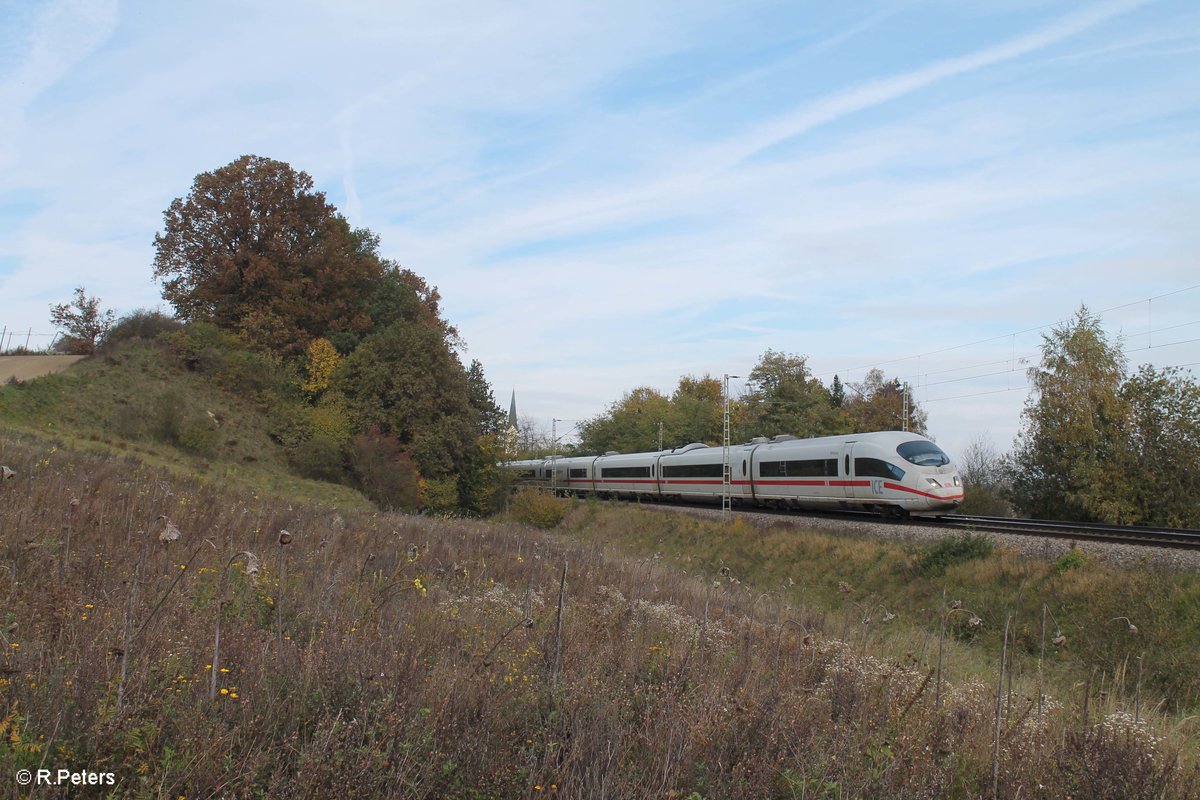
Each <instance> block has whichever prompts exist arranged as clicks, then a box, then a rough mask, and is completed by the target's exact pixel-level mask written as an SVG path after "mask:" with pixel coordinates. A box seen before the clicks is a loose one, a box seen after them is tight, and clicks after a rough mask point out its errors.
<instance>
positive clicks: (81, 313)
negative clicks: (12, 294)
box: [50, 286, 116, 356]
mask: <svg viewBox="0 0 1200 800" xmlns="http://www.w3.org/2000/svg"><path fill="white" fill-rule="evenodd" d="M115 319H116V315H115V314H114V313H113V312H112V311H111V310H108V311H101V310H100V298H99V297H88V296H87V292H85V291H84V289H83V287H82V286H80V287H78V288H76V289H75V297H74V298H73V299H72V300H71V302H69V303H60V304H58V305H54V306H50V322H51V323H52V324H53V325H54V327H56V328H61V329H62V330H63V332H64V333H63V337H62V338H61V339H60V340H59V341H58V344H57V347H58V349H59V350H62V351H64V352H67V353H71V354H74V355H81V356H90V355H91V354H92V353H95V352H96V345H97V343H98V342H99V341H100V340H101V339H102V338H104V336H105V334H107V333H108V331H109V330H110V329H111V328H112V326H113V322H114V321H115Z"/></svg>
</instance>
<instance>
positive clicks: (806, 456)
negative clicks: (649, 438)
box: [503, 431, 963, 517]
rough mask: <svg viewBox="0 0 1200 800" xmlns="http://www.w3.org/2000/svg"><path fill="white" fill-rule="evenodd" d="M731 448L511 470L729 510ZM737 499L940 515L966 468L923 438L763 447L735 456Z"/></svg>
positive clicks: (526, 476)
mask: <svg viewBox="0 0 1200 800" xmlns="http://www.w3.org/2000/svg"><path fill="white" fill-rule="evenodd" d="M723 465H724V453H723V448H722V447H719V446H718V447H710V446H708V445H704V444H699V443H694V444H689V445H686V446H684V447H677V448H675V449H674V450H663V451H660V452H655V453H628V454H618V453H606V454H605V455H602V456H582V457H579V456H576V457H557V458H545V459H532V460H527V461H510V462H507V463H505V464H504V465H503V466H504V467H506V468H507V469H510V470H513V471H516V472H518V473H519V474H520V477H521V478H522V479H523V480H528V481H531V482H536V483H538V484H542V485H547V486H553V487H555V488H557V489H558V490H560V491H563V492H571V493H575V494H596V495H599V496H610V497H621V498H629V499H634V498H636V499H649V500H653V499H663V500H696V501H714V502H720V501H721V498H722V495H723V493H724V481H723V480H722V468H723ZM729 467H730V488H729V491H730V497H731V499H732V501H733V503H735V504H738V505H763V506H775V507H781V508H804V509H855V510H866V511H874V512H877V513H879V514H882V515H883V516H887V517H906V516H908V515H910V514H918V515H933V516H937V515H941V514H946V513H948V512H951V511H953V510H954V509H956V508H958V505H959V503H961V502H962V499H963V486H962V480H961V479H960V478H959V474H958V468H957V467H955V466H954V464H952V463H951V462H950V458H949V456H947V455H946V454H945V453H944V452H943V451H942V449H941V448H940V447H938V446H937V445H936V444H934V443H933V442H932V441H930V440H929V439H926V438H925V437H924V436H918V435H917V434H913V433H902V432H900V431H879V432H876V433H860V434H855V435H852V436H823V437H819V438H813V439H799V438H797V437H795V436H776V437H774V438H772V439H766V438H757V439H752V440H750V441H749V442H746V443H745V444H737V445H733V446H731V447H730V448H729Z"/></svg>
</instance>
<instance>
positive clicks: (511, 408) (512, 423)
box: [508, 387, 517, 430]
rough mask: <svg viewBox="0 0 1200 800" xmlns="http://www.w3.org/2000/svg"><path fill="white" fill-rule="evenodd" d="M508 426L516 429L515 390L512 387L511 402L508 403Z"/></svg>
mask: <svg viewBox="0 0 1200 800" xmlns="http://www.w3.org/2000/svg"><path fill="white" fill-rule="evenodd" d="M508 427H510V428H512V429H513V430H516V428H517V390H516V387H514V388H513V392H512V402H510V403H509V404H508Z"/></svg>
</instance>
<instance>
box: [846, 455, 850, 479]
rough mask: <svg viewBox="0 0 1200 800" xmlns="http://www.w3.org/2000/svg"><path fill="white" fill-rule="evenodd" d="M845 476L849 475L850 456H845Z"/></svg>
mask: <svg viewBox="0 0 1200 800" xmlns="http://www.w3.org/2000/svg"><path fill="white" fill-rule="evenodd" d="M846 477H847V478H849V477H850V456H846Z"/></svg>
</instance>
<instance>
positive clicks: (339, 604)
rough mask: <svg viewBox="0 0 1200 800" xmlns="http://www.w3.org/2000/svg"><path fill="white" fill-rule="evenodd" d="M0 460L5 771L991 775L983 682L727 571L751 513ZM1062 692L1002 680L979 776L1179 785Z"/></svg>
mask: <svg viewBox="0 0 1200 800" xmlns="http://www.w3.org/2000/svg"><path fill="white" fill-rule="evenodd" d="M0 462H3V463H6V464H11V465H12V466H13V467H14V468H15V469H16V470H17V472H18V475H17V477H16V478H14V479H13V480H10V481H7V482H6V483H5V484H3V485H0V532H2V536H3V540H2V542H0V572H3V573H4V574H5V575H6V577H7V578H8V580H0V632H2V636H3V639H2V640H0V647H2V649H3V652H0V728H2V729H3V733H4V736H2V737H0V772H2V773H3V774H6V775H14V774H16V771H17V770H18V769H35V768H37V767H38V766H39V765H40V764H42V763H43V762H44V763H47V764H51V765H53V766H54V767H58V766H73V767H77V768H83V767H84V766H86V767H88V768H90V769H94V770H101V771H108V770H111V771H112V772H113V773H114V775H115V776H116V779H117V781H118V785H117V786H116V787H114V789H113V795H114V796H122V797H146V798H150V797H177V796H180V795H183V796H187V797H193V796H194V797H209V796H223V797H268V798H285V797H287V798H293V797H314V798H315V797H332V796H355V797H369V798H375V797H380V798H382V797H411V798H418V797H420V798H424V797H469V798H485V797H486V798H492V797H494V798H507V797H606V798H609V797H611V798H624V797H672V798H681V800H682V799H685V798H691V800H701V799H703V800H714V799H715V798H747V799H749V798H768V797H776V798H793V797H804V796H807V797H826V798H841V797H846V798H854V797H864V798H865V797H963V798H967V797H980V796H992V782H993V759H992V752H993V747H994V746H995V745H994V742H996V741H997V740H996V739H995V738H994V733H993V731H994V722H993V720H994V716H993V715H994V703H995V700H994V696H993V693H992V692H993V690H992V689H991V688H990V686H991V685H994V684H992V683H991V682H990V681H989V682H984V683H979V682H973V681H966V680H962V679H960V676H959V675H955V676H954V677H955V679H954V680H953V681H949V682H947V684H946V686H945V687H944V688H943V692H942V694H941V703H940V704H939V703H938V702H936V694H935V684H934V683H933V682H932V681H931V679H930V676H931V673H930V668H929V662H928V659H927V658H926V659H925V660H924V661H923V662H922V663H920V664H915V665H909V664H900V663H895V662H893V661H892V660H891V659H890V658H886V657H873V656H872V655H870V651H871V650H874V649H875V645H874V644H873V643H872V642H870V641H868V640H867V637H865V636H863V635H862V633H861V632H856V633H854V634H852V635H845V636H844V635H843V634H844V628H845V623H844V622H842V621H841V620H840V619H838V618H837V617H836V616H835V614H836V612H837V609H833V610H832V611H828V612H826V611H822V610H819V609H818V608H816V607H815V606H814V605H812V604H810V603H809V600H807V599H806V600H805V605H804V606H801V605H800V604H799V603H798V602H797V598H794V597H791V596H789V595H788V594H787V592H785V591H782V590H781V591H774V592H768V591H767V590H768V589H771V588H772V586H773V585H775V584H778V583H779V581H778V580H777V578H778V577H782V574H780V575H779V576H773V575H769V574H768V573H767V572H762V573H761V574H762V576H763V580H764V582H765V583H766V582H767V581H769V583H766V585H764V586H763V587H757V586H751V585H750V583H749V576H750V575H751V573H753V572H755V570H756V567H755V566H754V563H758V564H760V567H759V568H757V569H765V568H767V567H766V565H767V564H768V559H766V558H765V557H763V556H765V555H767V554H769V552H770V551H771V549H773V546H772V540H773V537H774V536H775V535H776V534H777V533H779V532H772V531H769V530H768V531H767V532H756V531H754V530H747V529H742V528H740V527H737V526H735V527H732V528H725V527H722V526H720V525H719V524H717V523H714V522H711V521H707V522H706V521H697V520H694V519H688V518H684V519H678V518H675V517H664V516H660V515H657V514H653V515H652V514H649V513H646V512H642V511H640V510H638V509H636V508H615V509H614V508H607V507H603V506H598V505H589V504H579V505H578V506H577V507H576V508H575V509H574V511H573V512H572V516H571V517H570V518H569V519H568V520H567V522H566V523H565V526H564V527H563V528H562V531H561V533H555V534H552V535H546V534H542V533H540V532H538V531H536V530H534V529H531V528H529V527H526V526H523V525H517V524H497V523H482V522H472V521H464V520H438V519H429V518H419V517H403V516H396V515H382V514H375V513H363V512H351V511H343V512H338V513H335V512H334V511H332V510H331V509H329V508H327V507H321V506H317V505H314V504H309V503H304V502H301V501H293V502H290V503H285V502H281V501H268V500H265V499H260V498H259V497H255V496H253V495H251V494H249V493H247V492H240V491H235V490H231V489H230V488H228V487H225V486H220V485H217V484H215V483H213V482H198V481H195V480H190V479H174V480H166V481H164V480H163V479H162V476H161V475H160V474H159V473H158V471H157V470H155V469H152V468H148V467H146V466H145V465H143V464H140V463H138V462H136V461H133V460H130V459H127V458H120V457H114V456H104V457H95V456H87V455H81V454H78V453H72V452H68V451H66V450H63V449H58V450H55V449H53V448H48V447H46V446H42V445H38V444H36V443H33V444H31V443H29V442H25V441H15V440H13V439H12V438H11V437H6V436H3V435H0ZM163 514H165V515H167V516H169V517H170V518H171V519H172V520H173V521H174V522H175V523H176V524H177V526H178V529H179V530H180V531H181V532H182V534H181V537H180V538H179V539H178V540H175V541H162V540H161V539H160V535H159V534H160V532H161V531H162V530H163V527H162V525H161V523H158V522H156V519H157V518H158V516H159V515H163ZM284 527H286V528H287V529H288V530H289V531H291V532H292V534H293V538H292V540H291V542H290V543H289V544H287V545H286V547H281V546H280V545H279V544H278V541H279V540H278V539H277V532H278V531H279V530H280V529H281V528H284ZM754 537H758V539H759V541H755V540H754ZM792 538H797V539H800V540H802V541H806V542H815V547H816V550H815V551H812V552H817V551H823V550H827V551H828V552H829V555H828V556H826V557H832V558H836V557H837V554H838V552H839V551H838V547H839V545H838V542H837V541H835V540H828V541H826V540H820V539H811V540H810V539H809V537H807V536H805V535H803V534H801V535H799V536H793V537H792ZM605 540H607V544H606V543H605ZM739 541H741V542H742V543H743V544H744V547H739V544H738V542H739ZM651 546H653V547H657V548H660V549H661V550H662V552H663V553H664V556H663V558H659V559H655V558H654V556H653V553H649V554H648V555H647V557H645V558H637V557H630V556H628V555H626V551H627V550H628V549H630V548H633V549H638V548H641V549H643V552H646V551H648V550H649V548H650V547H651ZM806 546H807V545H806ZM676 547H678V548H679V549H675V548H676ZM762 547H768V548H769V549H768V550H762V549H761V548H762ZM705 548H711V549H705ZM877 548H878V545H874V544H872V545H871V546H870V547H869V548H867V549H864V550H863V551H862V552H861V553H860V555H859V558H860V559H861V560H863V562H864V563H865V562H867V561H871V560H873V559H874V555H873V554H874V553H875V552H876V551H877ZM738 552H743V553H744V555H742V556H739V558H744V559H747V560H746V561H738V562H734V561H732V560H731V559H729V558H727V557H726V554H736V553H738ZM805 552H807V551H804V550H803V549H802V550H798V551H795V552H792V553H790V554H789V555H788V556H787V557H788V558H793V559H801V558H802V557H803V555H804V553H805ZM852 553H853V551H846V552H845V553H843V557H842V559H841V560H843V561H845V560H846V559H852V560H853V555H852ZM251 554H254V555H253V556H251ZM689 557H690V559H691V560H690V561H689V560H688V559H689ZM890 559H891V556H888V555H886V553H885V555H884V557H883V559H882V561H883V562H885V563H887V562H889V561H890ZM672 560H678V561H679V562H680V564H681V566H682V565H687V566H686V569H687V573H686V574H685V572H684V569H682V568H679V567H675V566H672V565H671V564H670V563H669V562H671V561H672ZM722 560H724V561H725V562H726V563H721V562H722ZM827 564H828V562H827V561H824V560H816V561H813V562H812V563H806V562H805V561H803V560H799V561H793V562H792V563H791V564H790V565H789V567H788V570H787V574H788V575H789V576H790V575H795V576H796V579H797V580H798V581H807V585H808V586H809V587H810V590H809V592H810V593H809V594H806V595H805V597H811V598H815V597H816V596H818V595H820V594H821V593H822V592H823V591H824V590H825V588H828V587H827V586H826V584H827V582H828V581H833V580H834V579H835V578H838V577H839V576H844V575H850V574H853V573H852V570H853V569H857V568H858V567H857V566H856V565H853V564H849V563H847V564H843V565H842V566H841V567H840V568H839V569H838V570H837V571H836V574H834V575H828V576H826V575H823V574H821V573H820V572H819V570H821V569H823V568H824V567H826V566H827ZM251 566H253V567H255V568H256V569H254V570H251V569H250V568H251ZM723 566H730V569H731V570H740V571H741V572H740V575H741V578H739V579H738V580H740V582H736V583H735V582H734V577H735V576H733V575H728V574H726V575H722V574H721V567H723ZM564 570H565V575H566V580H565V582H564V583H560V580H561V579H562V576H563V575H564ZM714 580H715V581H716V585H714V583H713V582H714ZM818 584H819V585H820V586H821V587H823V588H822V589H820V590H818ZM560 587H561V588H560ZM793 588H794V587H793ZM834 591H835V592H836V591H837V590H836V588H835V589H834ZM855 591H859V589H857V588H856V589H855ZM560 592H561V595H560ZM560 596H561V597H562V598H563V600H562V601H561V602H560V600H559V598H560ZM218 619H219V620H220V631H221V635H220V642H221V644H220V651H219V655H214V651H215V646H216V630H217V624H218ZM992 677H994V673H993V676H992ZM214 679H215V681H214ZM214 688H215V689H216V691H215V692H213V689H214ZM210 693H212V695H213V696H212V697H211V698H210ZM1063 703H1065V706H1064V705H1062V704H1059V703H1052V704H1050V705H1049V707H1048V708H1047V710H1046V713H1045V715H1044V716H1043V717H1040V718H1039V716H1038V715H1037V713H1036V712H1034V711H1033V710H1032V708H1031V705H1030V703H1029V702H1028V700H1027V699H1026V698H1025V697H1024V696H1023V695H1021V694H1019V693H1018V694H1016V695H1015V696H1014V697H1012V698H1011V702H1005V703H1004V704H1003V706H1002V712H1003V714H1002V720H1001V736H1000V738H999V740H998V741H999V751H1000V759H999V761H998V762H997V773H996V776H997V778H996V780H997V784H998V792H997V795H998V796H999V797H1004V798H1017V797H1021V798H1027V797H1047V798H1049V797H1054V798H1058V797H1067V796H1074V797H1100V796H1104V797H1114V798H1116V797H1147V798H1149V797H1165V798H1175V797H1186V796H1194V792H1195V790H1196V789H1197V787H1198V786H1200V784H1198V783H1197V776H1196V775H1195V774H1189V773H1187V772H1186V771H1184V770H1181V769H1179V768H1177V767H1176V762H1175V755H1176V752H1177V751H1176V749H1174V748H1173V746H1172V744H1171V743H1169V742H1168V743H1163V742H1160V741H1157V740H1156V739H1155V738H1153V735H1152V733H1151V730H1150V729H1148V728H1146V727H1145V726H1144V725H1138V724H1135V723H1133V722H1132V720H1131V719H1126V718H1124V717H1122V716H1120V715H1113V714H1110V713H1109V712H1111V711H1114V710H1116V708H1117V707H1118V705H1117V703H1116V701H1115V700H1113V699H1112V698H1111V696H1110V698H1109V699H1108V700H1106V701H1104V702H1103V703H1102V702H1100V701H1099V700H1098V699H1097V700H1094V702H1093V705H1091V706H1090V707H1089V708H1088V710H1087V711H1086V713H1085V712H1084V711H1083V710H1082V709H1081V708H1080V707H1079V705H1078V704H1072V702H1071V698H1070V697H1067V698H1064V699H1063ZM1189 781H1190V783H1189ZM1189 786H1190V791H1191V792H1192V794H1191V795H1189Z"/></svg>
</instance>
